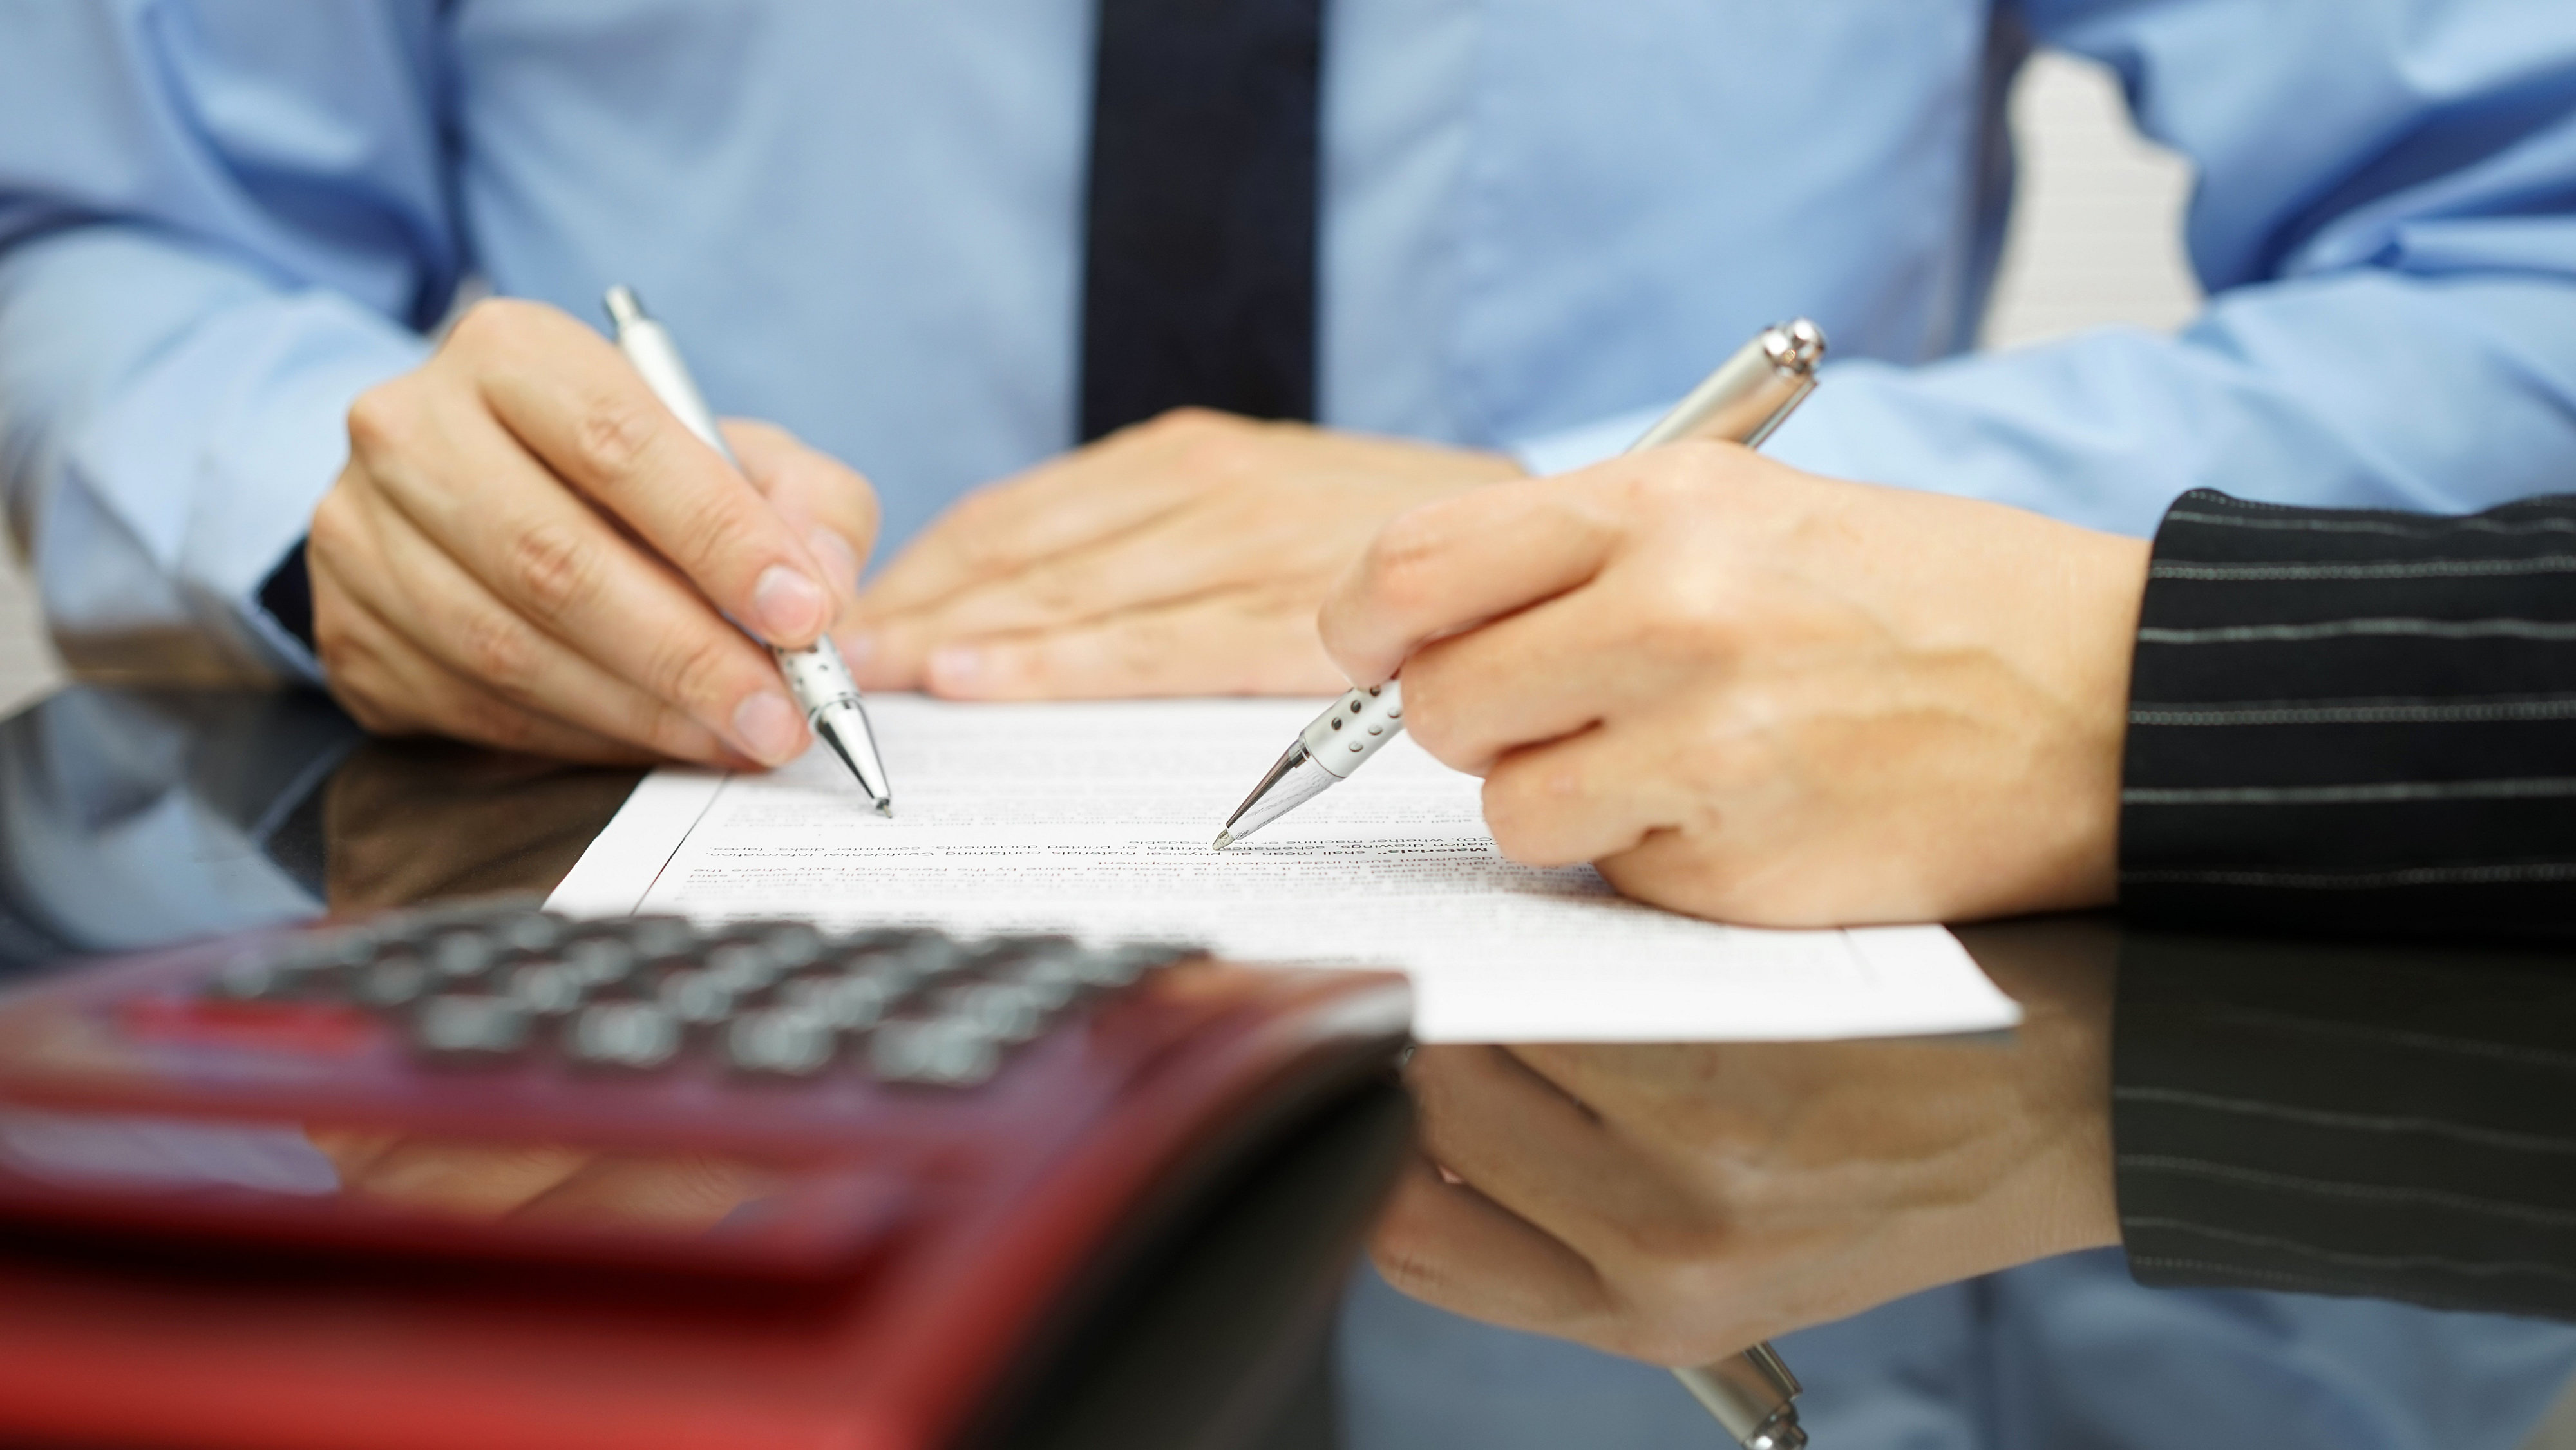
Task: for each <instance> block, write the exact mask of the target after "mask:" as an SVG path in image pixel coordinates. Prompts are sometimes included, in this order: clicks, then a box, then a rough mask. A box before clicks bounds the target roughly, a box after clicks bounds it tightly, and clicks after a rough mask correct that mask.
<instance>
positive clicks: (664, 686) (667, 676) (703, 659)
mask: <svg viewBox="0 0 2576 1450" xmlns="http://www.w3.org/2000/svg"><path fill="white" fill-rule="evenodd" d="M732 655H733V645H732V641H730V640H728V639H725V638H724V637H722V636H720V635H717V634H715V633H714V632H713V631H711V630H705V629H687V630H679V631H675V632H674V633H672V634H670V635H669V636H667V637H665V639H664V641H663V643H662V645H661V646H660V647H659V648H658V649H656V650H655V651H654V653H653V656H652V658H651V659H650V660H649V661H648V662H647V663H646V665H645V670H644V676H645V677H644V687H645V688H646V689H648V690H651V691H652V692H653V693H654V694H655V695H658V696H660V697H661V698H662V699H665V700H670V701H675V702H679V703H682V704H686V703H688V702H691V701H696V702H701V703H703V704H707V705H710V706H711V705H713V704H714V703H715V700H716V696H717V694H718V693H719V689H720V682H721V681H722V679H723V677H724V675H725V666H726V665H727V663H728V662H729V661H730V660H731V658H732Z"/></svg>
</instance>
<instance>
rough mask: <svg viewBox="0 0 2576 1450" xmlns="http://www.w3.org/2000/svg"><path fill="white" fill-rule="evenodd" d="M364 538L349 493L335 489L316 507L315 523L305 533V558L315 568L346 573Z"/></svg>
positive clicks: (323, 497)
mask: <svg viewBox="0 0 2576 1450" xmlns="http://www.w3.org/2000/svg"><path fill="white" fill-rule="evenodd" d="M364 535H365V528H364V526H363V525H362V524H360V523H359V521H358V514H357V505H356V504H355V503H354V502H352V501H351V500H350V498H349V496H348V494H347V493H346V492H344V491H343V490H340V489H337V488H335V489H333V490H331V491H330V492H329V493H326V494H324V495H322V502H320V503H318V504H316V505H314V507H313V518H312V521H311V522H310V523H309V524H307V525H306V526H305V531H304V552H305V557H306V559H307V560H308V561H309V562H310V563H311V564H312V565H317V566H320V567H322V568H326V569H330V570H333V571H335V572H339V571H345V569H346V568H347V566H348V564H349V561H350V559H351V557H352V556H353V555H354V554H355V553H356V552H357V549H358V545H359V540H360V539H361V538H363V537H364Z"/></svg>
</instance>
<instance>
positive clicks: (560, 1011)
mask: <svg viewBox="0 0 2576 1450" xmlns="http://www.w3.org/2000/svg"><path fill="white" fill-rule="evenodd" d="M589 995H590V980H589V978H587V977H585V976H583V975H582V974H581V972H580V971H579V970H578V969H576V968H573V967H569V966H566V965H564V964H563V963H561V962H531V963H529V964H527V965H525V966H522V967H518V968H516V969H514V970H512V972H511V973H510V996H511V997H512V998H514V999H515V1000H517V1001H519V1002H520V1003H522V1004H524V1005H525V1006H526V1007H527V1009H528V1010H529V1011H531V1012H534V1013H536V1014H537V1015H538V1016H540V1017H560V1016H563V1015H564V1014H565V1013H567V1012H570V1011H573V1010H574V1009H575V1008H578V1007H579V1006H581V1004H582V1002H583V1001H584V1000H585V999H586V998H587V997H588V996H589Z"/></svg>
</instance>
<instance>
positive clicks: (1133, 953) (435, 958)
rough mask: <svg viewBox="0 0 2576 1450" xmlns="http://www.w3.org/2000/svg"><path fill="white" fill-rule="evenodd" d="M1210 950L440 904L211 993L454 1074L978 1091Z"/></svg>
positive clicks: (299, 953)
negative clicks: (539, 1072) (510, 1066)
mask: <svg viewBox="0 0 2576 1450" xmlns="http://www.w3.org/2000/svg"><path fill="white" fill-rule="evenodd" d="M1197 955H1199V952H1198V951H1197V950H1196V949H1194V948H1188V947H1178V946H1166V945H1159V944H1140V945H1130V946H1119V947H1109V948H1089V947H1084V946H1082V945H1081V944H1079V943H1077V942H1075V941H1073V940H1071V939H1070V938H1066V937H1053V936H1023V937H999V938H993V939H990V940H986V941H981V942H959V941H957V940H955V939H953V938H950V937H948V936H945V935H943V934H940V933H938V932H930V931H879V932H867V933H861V934H857V935H848V936H834V935H831V934H828V933H826V932H824V931H823V930H821V929H819V928H817V927H815V926H813V925H811V924H809V923H805V922H793V921H772V922H745V923H737V924H730V925H725V926H719V927H699V926H697V925H695V924H693V923H690V922H688V921H684V920H681V919H678V918H673V917H634V918H626V919H622V920H609V921H571V920H567V919H565V918H562V917H557V916H551V915H547V914H545V913H542V912H538V911H534V910H529V909H525V908H508V907H490V906H485V907H480V908H462V909H460V908H443V909H435V910H431V911H426V912H419V913H412V914H407V915H404V916H399V917H394V918H389V919H387V920H384V921H380V922H376V923H372V924H369V925H367V926H364V927H356V928H346V929H341V930H337V931H330V932H326V933H324V934H321V935H319V936H315V937H309V938H307V939H305V940H303V941H300V942H297V943H295V944H294V945H292V946H291V947H289V948H288V949H286V950H285V951H284V952H282V953H277V954H273V955H270V956H265V957H260V958H255V959H250V960H245V961H241V962H237V963H235V964H233V965H232V966H230V967H227V968H226V969H224V970H223V971H222V972H220V973H219V974H217V975H216V976H215V977H214V978H213V979H212V980H211V981H209V982H208V983H207V984H206V987H205V989H204V990H205V995H206V996H208V997H209V998H212V999H216V1000H221V1001H230V1002H237V1003H252V1002H304V1003H341V1004H347V1005H350V1006H355V1007H358V1008H361V1009H364V1010H367V1011H370V1012H373V1013H377V1014H380V1015H382V1016H384V1017H386V1018H388V1019H389V1020H394V1021H398V1022H400V1023H401V1024H402V1026H403V1030H404V1032H405V1034H406V1036H407V1038H408V1040H409V1042H410V1044H411V1046H412V1047H413V1048H414V1049H415V1050H416V1051H417V1052H419V1053H420V1054H421V1055H422V1056H423V1057H425V1058H427V1059H429V1060H432V1061H435V1062H440V1063H448V1064H456V1065H471V1064H497V1063H510V1062H517V1061H524V1060H527V1059H529V1058H531V1057H534V1056H537V1055H540V1054H551V1055H553V1056H554V1057H555V1058H557V1059H558V1060H560V1061H563V1062H565V1063H567V1064H569V1065H571V1066H573V1067H575V1068H577V1069H584V1070H596V1071H602V1072H627V1073H640V1072H655V1071H659V1070H662V1069H664V1068H668V1067H671V1066H673V1065H674V1064H677V1063H680V1062H682V1061H684V1060H688V1059H691V1058H693V1057H701V1058H703V1059H705V1060H707V1061H709V1062H711V1063H713V1064H716V1065H717V1066H718V1067H720V1068H721V1069H722V1070H725V1071H728V1072H731V1073H734V1074H737V1075H741V1076H745V1077H754V1078H767V1079H776V1080H787V1081H802V1080H811V1079H815V1078H819V1077H821V1076H824V1075H826V1074H828V1073H832V1072H835V1071H856V1072H859V1073H863V1074H865V1075H867V1076H871V1077H873V1078H875V1079H877V1080H878V1081H881V1082H893V1083H913V1084H922V1085H927V1086H936V1087H949V1088H959V1087H971V1086H973V1085H975V1084H977V1083H981V1082H984V1081H986V1080H987V1079H989V1078H991V1077H992V1076H993V1075H994V1074H995V1073H996V1072H998V1071H1000V1070H1001V1067H1002V1066H1003V1064H1004V1063H1005V1062H1006V1061H1007V1060H1008V1058H1009V1055H1010V1053H1011V1051H1012V1050H1013V1049H1014V1048H1016V1047H1019V1046H1021V1045H1023V1044H1026V1043H1028V1042H1031V1041H1033V1040H1035V1039H1037V1038H1038V1037H1041V1036H1043V1035H1044V1034H1045V1033H1046V1032H1047V1031H1048V1030H1049V1029H1050V1028H1051V1027H1053V1026H1055V1025H1056V1024H1058V1023H1059V1022H1061V1021H1063V1020H1065V1018H1066V1015H1067V1014H1068V1013H1069V1012H1070V1011H1071V1010H1072V1009H1073V1008H1075V1007H1076V1006H1078V1005H1080V1004H1081V1003H1083V1002H1084V1001H1086V1000H1088V999H1091V998H1094V997H1097V996H1099V995H1101V994H1104V993H1111V992H1116V991H1119V990H1122V989H1124V988H1126V987H1129V986H1132V985H1133V984H1135V983H1136V982H1137V981H1138V980H1139V979H1141V978H1142V977H1143V976H1145V975H1146V974H1147V973H1149V972H1152V971H1154V970H1157V969H1158V968H1161V967H1164V966H1168V965H1170V964H1172V963H1174V962H1178V961H1182V960H1185V959H1187V958H1190V957H1194V956H1197Z"/></svg>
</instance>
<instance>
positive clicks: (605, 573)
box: [307, 302, 876, 765]
mask: <svg viewBox="0 0 2576 1450" xmlns="http://www.w3.org/2000/svg"><path fill="white" fill-rule="evenodd" d="M725 432H726V439H727V441H728V442H729V443H730V444H731V445H732V446H733V449H734V452H735V453H736V454H737V455H738V456H739V457H740V458H741V460H742V466H743V473H736V472H735V471H734V470H733V469H731V468H728V467H727V466H725V463H724V460H723V458H722V457H721V456H720V455H719V454H717V453H716V451H715V450H714V449H712V448H709V447H707V446H706V445H705V444H704V443H702V442H700V441H699V440H698V439H697V438H696V437H694V436H693V435H691V434H690V433H689V431H688V430H687V429H686V428H685V427H683V426H682V425H681V424H680V421H679V420H678V419H677V418H676V417H674V416H672V414H671V412H670V411H669V410H668V409H667V408H665V407H663V406H662V404H661V403H660V402H659V401H658V400H656V399H655V398H654V396H653V394H652V393H651V392H650V391H649V390H648V389H647V388H646V387H645V385H644V381H643V379H642V378H641V377H640V376H638V375H637V373H636V372H635V370H634V369H633V368H632V367H630V366H628V364H627V362H626V360H625V359H624V358H623V357H621V356H619V354H618V352H617V350H616V349H615V348H614V347H612V346H610V345H609V344H608V343H607V342H606V341H604V340H603V339H602V338H601V337H600V336H599V335H598V334H597V333H595V332H593V331H592V330H590V329H589V328H587V327H584V326H583V325H582V324H580V323H579V322H576V321H575V320H573V319H572V318H570V317H568V316H566V315H564V314H563V313H561V312H558V311H555V310H554V309H552V308H548V307H542V306H538V305H535V304H532V303H525V302H487V303H484V304H483V305H481V306H479V307H477V308H475V309H474V310H473V311H472V312H470V313H468V314H467V315H466V317H465V318H464V320H463V321H461V322H459V323H458V324H457V326H456V329H455V330H454V332H452V333H451V334H450V335H449V337H448V339H447V342H446V343H445V345H444V346H442V347H441V348H440V349H439V350H438V353H437V354H436V355H435V356H434V357H432V358H431V359H430V360H429V362H427V363H426V364H424V365H423V366H422V367H420V368H419V369H418V370H417V371H414V372H412V373H410V374H407V375H405V376H403V377H401V378H397V379H395V380H394V381H392V382H390V383H387V384H385V385H384V386H382V387H379V388H377V389H375V390H373V391H372V392H369V393H367V394H366V395H365V396H363V397H361V398H360V399H359V400H358V403H357V405H356V406H355V407H354V408H352V409H351V410H350V412H349V443H350V448H349V463H348V466H347V467H346V468H344V469H343V470H342V471H341V474H340V477H339V480H338V482H336V483H335V484H333V486H332V489H331V492H330V493H329V494H328V495H326V496H325V497H324V498H323V500H322V503H321V506H320V507H319V508H318V509H316V510H315V512H314V516H313V526H312V538H311V545H310V548H309V550H308V553H307V562H308V565H309V567H310V569H311V572H312V578H313V631H314V640H315V645H316V648H317V651H318V652H319V654H320V656H321V659H322V666H323V671H324V674H325V676H326V678H327V679H328V681H329V684H330V687H331V692H332V693H333V694H334V695H335V696H337V697H338V698H339V700H340V702H341V703H342V704H343V705H345V706H346V707H348V710H349V712H350V713H351V714H352V715H355V716H356V717H357V718H358V720H359V722H360V723H362V724H364V725H366V726H367V727H368V728H369V729H371V730H376V731H379V732H384V733H397V734H403V733H415V732H433V733H439V734H446V735H454V736H457V737H460V738H462V739H467V740H472V741H476V742H479V743H482V744H488V745H499V746H503V747H505V748H509V749H518V750H531V751H537V752H541V753H545V754H550V755H561V756H566V757H570V758H574V759H581V760H619V761H627V760H641V759H645V758H647V757H650V756H657V755H658V756H669V757H675V758H678V759H684V760H697V761H710V762H717V761H722V762H740V761H743V760H746V759H747V760H751V761H758V762H760V763H763V764H772V765H774V764H777V763H779V762H781V761H784V760H787V759H789V758H791V757H793V756H794V755H795V754H796V753H797V752H798V751H799V750H801V749H803V748H804V745H805V743H806V733H805V726H804V722H803V718H802V715H801V714H800V712H799V711H798V710H797V709H796V707H795V705H794V704H793V703H792V702H791V701H790V700H789V698H788V696H787V693H786V687H785V685H784V683H783V682H782V681H781V680H780V678H779V674H778V668H777V666H776V665H775V664H774V663H772V662H771V660H770V658H769V657H768V655H767V654H766V653H765V652H764V651H763V650H761V649H760V647H759V646H758V645H756V644H754V643H753V642H752V641H751V640H750V639H748V638H746V637H745V636H744V635H743V633H742V631H741V630H739V629H737V628H735V627H734V626H733V625H732V624H730V623H728V622H727V621H726V619H725V618H724V616H723V614H720V613H718V611H719V610H720V609H721V610H724V611H727V612H730V613H731V614H732V615H733V617H734V618H736V619H739V620H741V621H743V622H744V624H746V625H748V626H750V627H751V628H753V629H755V630H758V631H759V632H760V633H761V635H762V637H763V638H766V639H768V640H770V641H771V642H773V643H777V644H781V645H788V646H801V645H805V644H810V643H812V642H813V641H814V639H815V638H816V637H817V636H819V635H820V634H822V633H823V631H824V630H825V629H826V628H827V627H829V626H830V625H831V624H832V623H833V621H834V619H835V618H836V617H837V616H838V614H839V612H840V611H841V610H842V609H843V608H844V607H845V606H846V604H847V602H848V601H849V599H850V598H851V597H852V595H853V594H854V593H855V592H856V589H857V578H858V567H859V561H860V560H861V559H862V558H864V557H865V556H866V554H867V550H868V548H869V547H870V546H871V545H872V544H873V543H874V542H875V536H876V502H875V498H874V495H872V494H871V493H870V492H869V491H868V486H867V484H866V482H865V481H864V480H862V479H861V478H860V477H859V476H858V475H857V474H855V473H852V472H851V471H850V470H849V469H847V468H845V467H843V466H841V465H840V464H838V463H836V462H834V461H833V460H831V459H829V458H827V457H825V456H823V455H822V454H820V453H816V452H814V451H813V450H812V449H809V448H807V447H805V446H804V445H803V444H801V443H798V442H797V441H796V440H795V439H794V438H793V437H790V436H789V435H788V434H787V433H786V432H784V431H783V430H781V429H778V428H774V427H769V426H767V425H762V424H745V423H736V424H728V425H727V426H726V429H725ZM746 475H748V477H747V478H746Z"/></svg>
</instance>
